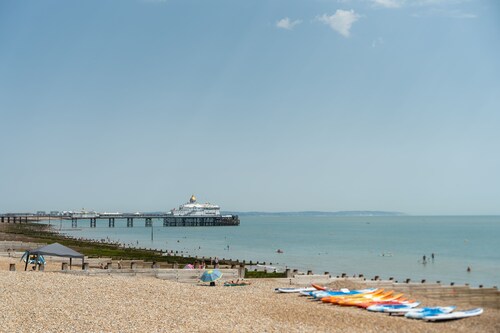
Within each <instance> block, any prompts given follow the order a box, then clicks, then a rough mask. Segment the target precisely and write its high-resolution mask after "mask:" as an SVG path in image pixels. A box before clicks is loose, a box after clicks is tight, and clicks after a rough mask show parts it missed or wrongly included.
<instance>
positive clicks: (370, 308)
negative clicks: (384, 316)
mask: <svg viewBox="0 0 500 333" xmlns="http://www.w3.org/2000/svg"><path fill="white" fill-rule="evenodd" d="M393 302H394V301H392V302H387V303H381V304H374V305H370V306H368V307H367V308H366V309H367V310H368V311H374V312H389V311H385V310H386V309H387V310H389V309H401V310H410V309H413V308H416V307H417V306H419V305H420V302H409V303H398V302H394V303H393Z"/></svg>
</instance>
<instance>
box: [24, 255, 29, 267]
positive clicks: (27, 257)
mask: <svg viewBox="0 0 500 333" xmlns="http://www.w3.org/2000/svg"><path fill="white" fill-rule="evenodd" d="M25 254H26V265H24V270H25V271H26V270H27V269H28V261H30V251H26V252H25Z"/></svg>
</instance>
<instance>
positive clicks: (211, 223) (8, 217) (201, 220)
mask: <svg viewBox="0 0 500 333" xmlns="http://www.w3.org/2000/svg"><path fill="white" fill-rule="evenodd" d="M154 219H156V220H160V221H162V222H163V226H164V227H217V226H238V225H240V220H239V218H238V216H237V215H225V216H214V217H199V216H183V217H178V216H172V215H171V214H167V213H120V214H96V215H89V216H75V215H73V216H62V215H36V214H30V213H7V214H0V222H1V223H28V222H33V221H56V220H71V227H72V228H77V227H78V223H79V222H82V221H88V222H89V223H90V227H91V228H95V227H96V225H97V223H98V221H99V222H103V221H106V220H107V222H108V226H109V227H110V228H114V227H115V221H116V220H126V221H127V227H133V226H134V221H135V220H144V224H145V226H146V227H151V226H153V220H154Z"/></svg>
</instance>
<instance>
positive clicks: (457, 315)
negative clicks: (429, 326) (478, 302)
mask: <svg viewBox="0 0 500 333" xmlns="http://www.w3.org/2000/svg"><path fill="white" fill-rule="evenodd" d="M481 313H483V309H482V308H475V309H470V310H466V311H457V312H452V313H446V314H436V315H428V316H424V317H423V318H422V319H423V320H426V321H443V320H453V319H461V318H468V317H474V316H479V315H480V314H481Z"/></svg>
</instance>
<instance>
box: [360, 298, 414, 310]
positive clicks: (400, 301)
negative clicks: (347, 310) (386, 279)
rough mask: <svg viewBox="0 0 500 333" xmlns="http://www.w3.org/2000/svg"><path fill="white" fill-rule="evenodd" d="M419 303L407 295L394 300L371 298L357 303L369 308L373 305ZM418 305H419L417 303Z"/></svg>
mask: <svg viewBox="0 0 500 333" xmlns="http://www.w3.org/2000/svg"><path fill="white" fill-rule="evenodd" d="M413 303H417V302H416V301H415V300H414V299H407V298H406V297H401V298H396V299H393V300H388V299H386V300H381V301H380V300H369V301H366V302H363V303H359V304H356V306H357V307H358V308H365V309H366V308H368V307H370V306H373V305H406V304H413ZM415 306H417V305H415Z"/></svg>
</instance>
